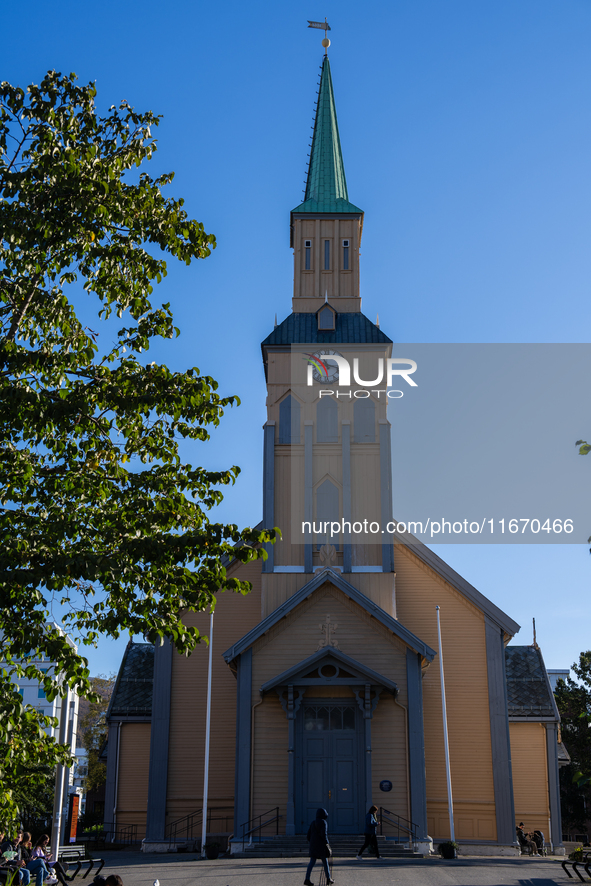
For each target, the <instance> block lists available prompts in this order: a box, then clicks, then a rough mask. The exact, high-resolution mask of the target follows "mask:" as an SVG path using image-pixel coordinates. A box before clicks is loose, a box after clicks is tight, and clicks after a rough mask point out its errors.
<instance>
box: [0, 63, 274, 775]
mask: <svg viewBox="0 0 591 886" xmlns="http://www.w3.org/2000/svg"><path fill="white" fill-rule="evenodd" d="M95 97H96V89H95V87H94V85H93V84H88V85H87V86H78V85H77V82H76V77H75V75H73V74H71V75H69V76H62V75H61V74H59V73H56V72H55V71H50V72H49V73H48V74H47V75H46V77H45V78H44V80H43V81H42V83H41V84H40V85H39V86H37V85H32V86H30V87H28V89H27V91H26V92H25V91H24V90H22V89H20V88H19V87H13V86H11V85H10V84H8V83H2V84H0V660H2V659H3V660H4V661H5V662H6V668H7V671H6V674H5V677H4V678H2V679H0V689H2V687H3V691H4V690H5V691H7V692H8V691H9V688H10V687H9V685H8V681H9V671H13V672H16V673H24V672H25V670H26V671H27V673H28V674H29V676H31V677H36V678H38V679H40V680H42V682H43V685H44V687H45V691H46V693H47V695H48V697H50V698H51V697H53V696H54V695H55V694H56V693H57V692H60V691H63V688H64V686H65V685H66V684H68V685H70V686H75V687H76V688H77V689H78V691H79V692H81V693H83V694H87V695H88V696H89V697H92V686H91V683H90V679H89V672H88V668H87V663H86V660H85V659H84V658H83V657H82V656H81V655H80V654H79V653H78V652H77V651H76V649H75V648H74V646H73V645H72V643H71V642H69V641H68V640H67V639H66V637H65V636H64V634H63V633H62V632H61V631H59V630H58V629H57V627H55V626H53V625H52V618H51V612H52V605H53V602H54V601H56V602H58V601H59V602H60V605H62V606H66V608H67V612H66V615H65V618H64V626H65V627H66V629H67V630H68V631H69V632H70V633H71V634H72V636H73V637H74V638H75V639H76V641H77V642H78V643H82V644H83V645H84V644H91V643H96V641H97V638H98V637H99V636H100V634H101V633H108V634H110V635H111V636H114V637H117V636H119V635H120V634H121V633H122V632H125V631H130V632H131V633H132V634H140V635H144V636H146V637H147V638H148V639H149V640H151V641H157V640H159V639H160V638H161V637H170V638H171V639H172V640H173V642H174V644H175V646H176V648H177V649H178V650H179V651H180V652H183V653H185V654H188V653H190V651H191V650H192V649H193V648H194V646H195V644H196V643H197V642H198V641H199V639H200V638H199V633H198V631H197V630H196V629H195V628H188V627H186V626H185V624H184V622H183V615H184V613H185V612H187V611H197V610H201V609H205V608H209V607H211V606H213V605H215V595H216V593H218V592H219V591H220V590H224V589H230V590H232V591H235V592H238V593H245V592H247V591H248V590H249V587H250V586H249V584H248V582H241V581H238V580H237V579H234V578H231V579H229V578H228V576H227V572H226V570H227V567H228V565H229V563H230V562H231V561H232V559H237V560H239V561H242V562H248V561H249V560H251V559H253V558H257V557H262V556H265V553H264V551H263V549H262V547H261V545H262V543H263V542H268V541H272V540H273V539H274V537H275V532H268V531H260V530H254V529H251V528H246V529H239V528H238V527H237V526H235V525H233V524H229V525H224V524H219V523H216V522H212V521H211V520H210V518H209V516H208V512H209V511H210V510H211V509H212V508H213V507H215V505H216V504H218V503H219V502H220V501H221V499H222V491H221V490H222V488H223V487H224V486H227V485H229V484H233V483H234V482H235V481H236V478H237V476H238V474H239V468H238V467H236V466H234V467H231V468H229V469H227V470H225V471H217V472H212V471H207V470H205V469H204V468H201V467H194V466H193V465H191V464H185V463H183V461H182V459H181V456H180V451H179V443H180V441H181V440H194V441H200V440H207V439H209V433H210V429H211V428H212V427H214V428H215V427H216V426H217V425H218V424H219V422H220V420H221V418H222V416H223V413H224V410H225V409H226V408H227V407H229V406H233V405H237V404H238V400H237V398H235V397H232V396H221V395H220V394H218V393H217V383H216V382H215V381H214V379H212V378H210V377H208V376H201V375H200V374H199V370H198V369H195V368H193V369H188V370H187V371H186V372H172V371H171V370H170V369H168V367H166V366H165V365H157V364H155V363H152V364H151V365H148V366H144V365H143V364H142V362H140V357H139V355H140V354H143V353H144V352H145V351H147V350H148V349H149V347H150V344H151V341H152V340H153V339H154V338H155V337H159V338H173V337H175V336H177V335H178V334H179V330H178V329H177V328H176V327H175V325H174V320H173V316H172V312H171V309H170V305H169V304H163V305H158V304H154V303H153V301H152V293H153V286H154V285H155V284H158V283H160V282H161V280H162V279H163V278H164V277H165V276H166V272H167V265H166V261H167V260H168V258H169V257H173V258H175V259H177V260H179V261H181V262H185V263H186V264H190V262H191V261H193V260H194V259H196V258H205V257H207V256H208V255H209V254H210V250H211V249H213V248H214V247H215V238H214V237H213V236H212V235H211V234H208V233H206V231H205V229H204V227H203V225H202V224H201V223H200V222H197V221H195V220H194V219H191V218H189V216H188V214H187V212H186V210H185V209H184V206H183V201H182V200H180V199H174V198H170V197H165V196H164V195H163V193H162V188H164V187H165V186H167V185H169V184H170V183H171V182H172V180H173V174H172V173H169V174H166V175H161V176H160V177H158V178H157V179H152V178H150V177H149V176H148V175H147V174H146V173H145V172H143V171H141V172H140V173H139V175H137V173H135V171H134V170H135V169H136V168H137V167H140V168H141V166H142V164H144V163H145V162H147V161H148V160H150V158H151V157H152V156H153V154H154V152H155V150H156V141H155V139H154V138H153V136H152V129H153V128H154V127H157V126H158V125H159V123H160V118H159V117H158V116H156V115H155V114H153V113H152V112H147V113H137V112H135V111H134V109H133V108H132V107H131V106H130V105H129V104H127V102H122V103H121V104H120V105H119V107H118V108H115V107H111V108H110V109H109V111H108V113H107V115H106V116H100V115H99V114H98V113H97V110H96V107H95ZM81 291H86V293H87V294H88V296H87V297H90V298H92V299H94V302H95V305H96V308H97V311H98V312H99V316H100V317H102V318H108V317H109V316H110V315H111V314H113V313H114V314H116V315H117V316H118V317H123V316H125V320H124V324H123V326H122V328H121V330H120V331H119V333H118V335H117V336H116V338H115V341H114V342H113V343H112V346H111V347H110V350H107V351H106V352H105V351H103V352H101V353H99V347H98V344H97V332H96V331H95V330H93V329H91V328H90V327H88V326H86V325H84V323H83V321H82V320H81V319H80V317H79V316H78V314H77V312H76V303H77V302H76V299H77V298H79V297H80V293H81ZM110 337H111V333H110ZM98 340H99V341H100V339H98ZM142 359H143V358H142ZM40 653H43V654H44V655H45V657H46V658H47V659H48V660H50V661H52V662H55V664H56V670H55V675H52V674H51V673H50V674H49V675H48V674H45V675H43V674H41V673H40V672H39V671H38V670H37V669H36V668H35V667H34V666H33V665H24V664H23V660H24V659H25V658H26V657H27V656H38V655H39V654H40ZM3 680H4V683H3V682H2V681H3ZM19 704H20V702H19ZM15 710H16V709H15ZM30 713H31V712H30V710H29V709H27V708H24V707H22V704H21V705H20V713H19V711H16V712H15V714H14V717H15V718H16V720H15V721H14V722H17V721H18V722H19V723H25V720H26V718H27V717H29V715H30ZM19 718H20V720H19ZM23 718H24V719H23ZM10 722H12V721H10V719H8V720H7V721H6V723H10ZM27 722H28V721H27ZM11 728H12V727H11ZM19 728H20V727H19ZM31 728H33V727H32V726H31ZM7 730H8V726H6V725H5V723H4V722H3V721H2V720H0V751H1V742H2V740H3V736H5V734H7ZM27 734H29V733H27V730H26V729H24V731H23V735H27ZM38 740H41V741H42V739H39V737H37V739H35V741H38ZM11 747H12V748H13V749H14V748H15V747H16V746H14V745H11ZM44 747H45V746H44ZM23 753H24V750H23ZM43 753H45V754H46V757H47V759H48V760H51V759H53V761H54V763H55V761H56V760H57V759H58V758H59V753H61V752H58V751H57V750H56V749H55V748H53V749H52V747H51V746H50V745H48V746H47V747H46V748H45V750H43ZM52 754H53V757H52ZM23 759H24V758H23ZM0 783H4V779H3V778H2V774H1V772H0Z"/></svg>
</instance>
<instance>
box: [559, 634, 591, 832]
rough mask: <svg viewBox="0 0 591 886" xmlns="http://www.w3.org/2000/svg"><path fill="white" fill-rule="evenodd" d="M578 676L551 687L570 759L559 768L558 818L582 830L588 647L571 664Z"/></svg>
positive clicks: (590, 728) (590, 670)
mask: <svg viewBox="0 0 591 886" xmlns="http://www.w3.org/2000/svg"><path fill="white" fill-rule="evenodd" d="M572 670H573V671H574V673H575V674H576V676H577V678H578V682H575V681H574V680H572V679H571V678H570V677H568V678H567V680H566V681H564V680H559V681H558V685H557V687H556V691H555V697H556V704H557V705H558V710H559V711H560V718H561V721H562V725H561V730H562V737H563V740H564V744H565V746H566V749H567V751H568V752H569V755H570V758H571V763H570V764H569V766H566V767H564V769H561V773H560V775H561V805H562V818H563V822H564V825H565V827H566V828H570V829H572V830H576V831H579V832H582V831H583V830H584V828H585V826H586V821H587V820H588V819H589V817H590V814H589V810H590V809H591V807H590V806H589V800H590V799H591V794H590V786H591V650H590V651H588V652H581V654H580V655H579V661H578V662H575V664H573V665H572Z"/></svg>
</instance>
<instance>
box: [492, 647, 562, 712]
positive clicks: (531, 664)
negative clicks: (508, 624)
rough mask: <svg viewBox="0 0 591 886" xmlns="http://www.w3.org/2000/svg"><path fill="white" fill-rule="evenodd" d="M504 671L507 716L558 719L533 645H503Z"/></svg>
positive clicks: (545, 674)
mask: <svg viewBox="0 0 591 886" xmlns="http://www.w3.org/2000/svg"><path fill="white" fill-rule="evenodd" d="M505 672H506V675H507V705H508V708H509V717H510V718H519V719H524V718H525V719H529V720H540V719H545V720H547V719H551V720H560V714H559V713H558V708H557V707H556V702H555V700H554V695H553V693H552V689H551V687H550V681H549V679H548V674H547V673H546V667H545V665H544V659H543V658H542V653H541V651H540V649H539V648H538V647H537V646H507V647H506V648H505Z"/></svg>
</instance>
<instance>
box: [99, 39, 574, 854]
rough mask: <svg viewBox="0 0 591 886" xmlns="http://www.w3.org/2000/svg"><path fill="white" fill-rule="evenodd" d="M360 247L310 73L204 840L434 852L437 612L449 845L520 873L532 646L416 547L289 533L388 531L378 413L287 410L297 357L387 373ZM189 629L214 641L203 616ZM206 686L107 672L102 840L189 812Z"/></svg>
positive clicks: (530, 741)
mask: <svg viewBox="0 0 591 886" xmlns="http://www.w3.org/2000/svg"><path fill="white" fill-rule="evenodd" d="M362 228H363V211H362V210H361V209H359V208H358V207H357V206H356V205H354V204H353V203H351V202H350V201H349V196H348V191H347V184H346V179H345V171H344V165H343V158H342V152H341V145H340V139H339V132H338V125H337V117H336V108H335V100H334V94H333V86H332V80H331V71H330V64H329V61H328V57H326V56H325V58H324V60H323V63H322V69H321V81H320V88H319V93H318V102H317V107H316V119H315V126H314V135H313V141H312V147H311V156H310V165H309V169H308V179H307V186H306V192H305V199H304V201H303V202H302V203H301V204H300V205H299V206H297V207H296V208H295V209H294V210H293V211H292V213H291V247H292V248H293V253H294V295H293V308H292V313H291V314H290V315H289V316H288V317H287V318H286V319H285V320H284V321H283V322H282V323H280V324H278V325H276V327H275V329H274V330H273V331H272V332H271V333H270V334H269V335H268V336H267V338H266V339H265V340H264V341H263V343H262V355H263V361H264V366H265V375H266V380H267V421H266V423H265V425H264V431H263V434H264V454H263V460H264V464H263V523H262V525H263V526H267V527H273V526H279V527H280V528H281V530H282V533H283V540H282V541H280V542H278V543H277V544H276V545H274V546H269V548H268V558H267V559H266V560H265V561H257V562H254V563H249V564H240V563H237V562H233V563H230V564H228V567H227V573H228V575H229V576H239V577H240V578H241V579H246V580H248V581H250V582H251V583H252V591H251V593H250V594H248V595H247V596H244V597H243V596H240V595H235V594H230V593H228V592H226V593H223V594H219V595H218V597H217V603H216V608H215V617H214V622H215V626H214V637H213V649H214V655H213V677H212V686H213V694H212V710H211V747H210V769H209V795H208V797H209V801H208V811H209V820H210V826H209V827H208V831H209V832H210V833H219V834H224V835H226V836H229V835H233V836H232V841H233V845H234V846H240V845H241V841H242V840H243V839H246V840H248V839H249V833H250V835H251V836H252V834H253V833H254V834H255V837H256V832H255V831H254V829H255V827H256V826H257V823H258V824H260V822H261V821H264V820H266V819H265V816H267V819H270V818H272V817H273V816H275V818H276V821H275V823H274V824H273V826H272V828H271V829H270V831H272V832H273V833H275V830H277V831H278V833H279V834H280V835H283V836H285V837H294V838H296V837H297V836H298V835H302V834H305V833H306V831H307V829H308V824H309V822H310V820H311V819H312V818H314V815H315V811H316V808H317V807H318V806H324V807H325V808H326V809H327V810H328V813H329V832H330V833H331V834H342V835H357V834H361V833H362V832H363V824H364V818H365V813H366V811H367V809H368V808H369V806H370V805H372V804H376V805H377V806H380V807H383V808H384V809H387V810H388V812H389V816H390V819H391V820H392V821H396V822H397V834H398V838H399V839H400V841H402V842H406V843H408V844H409V845H410V846H414V847H415V848H418V849H419V850H421V851H425V852H426V851H427V850H428V846H429V840H430V839H433V840H435V841H439V840H444V839H447V838H449V835H450V831H449V817H448V805H447V792H446V767H445V755H444V738H443V721H442V705H441V686H440V677H439V666H438V659H437V650H438V641H437V622H436V611H435V607H436V606H440V607H441V610H440V611H441V631H442V645H443V650H444V656H445V680H446V697H447V718H448V727H449V748H450V767H451V781H452V785H453V800H454V820H455V833H456V839H457V840H458V841H459V842H460V843H461V844H462V845H463V846H464V847H467V850H466V851H470V848H469V847H472V850H471V851H473V852H475V853H479V852H481V853H486V854H493V855H494V854H515V853H516V851H517V849H516V842H515V826H516V823H518V822H519V821H521V820H523V821H525V823H526V828H527V830H534V829H539V830H541V831H542V832H543V833H544V834H545V836H546V840H547V842H549V841H551V842H552V844H553V846H554V848H555V849H559V847H561V845H562V840H561V821H560V801H559V785H558V747H559V740H560V736H559V716H558V711H557V709H556V705H555V702H554V698H553V695H552V691H551V689H550V684H549V681H548V677H547V674H546V670H545V667H544V663H543V660H542V656H541V652H540V650H539V648H538V647H537V645H534V646H508V643H509V641H510V640H511V639H512V638H513V637H514V635H515V634H516V633H517V631H518V630H519V625H517V624H516V623H515V622H514V621H513V620H512V619H511V618H510V617H509V616H508V615H506V614H505V613H504V612H502V611H501V610H500V609H499V608H498V607H497V606H495V604H494V603H492V602H491V601H490V600H488V599H487V598H486V597H484V596H483V595H482V594H481V593H479V592H478V591H477V590H476V589H475V588H474V587H472V586H471V585H470V584H469V583H468V582H467V581H465V580H464V579H463V578H462V577H461V576H460V575H458V574H457V573H456V572H454V570H453V569H451V568H450V567H449V566H448V565H447V564H446V563H445V562H444V561H443V560H441V559H440V558H439V557H438V556H436V555H435V554H434V553H433V552H432V551H431V550H430V549H429V548H428V547H427V546H425V545H423V544H421V543H420V542H418V541H417V540H416V539H412V538H409V537H402V536H400V537H398V536H396V537H395V538H394V541H393V543H384V544H366V545H362V544H352V543H351V539H350V537H348V536H346V535H342V536H340V537H338V538H336V539H327V538H326V537H322V536H321V535H313V534H310V533H309V534H308V536H306V538H304V539H303V540H302V541H301V543H299V542H298V541H297V539H296V540H294V535H293V533H292V532H291V526H290V521H291V520H292V517H293V514H294V512H295V511H294V508H295V504H294V503H295V500H296V498H297V499H298V502H299V504H298V507H301V512H302V513H303V514H305V515H307V517H309V519H310V520H311V521H321V520H323V519H324V520H326V519H327V518H328V519H330V517H331V516H332V515H333V514H336V513H338V514H340V515H344V517H345V518H350V516H351V514H355V513H361V512H363V508H364V503H365V502H366V501H369V500H370V499H371V500H373V501H376V502H378V509H379V511H380V515H381V518H382V519H383V520H390V519H392V470H393V468H392V457H391V445H390V424H389V421H388V418H387V411H386V402H384V400H383V399H381V400H380V399H379V398H378V397H376V396H375V395H374V394H371V395H370V396H368V397H367V398H365V399H362V400H357V401H354V400H346V399H343V400H342V401H339V400H335V398H333V397H328V396H325V397H319V395H318V390H319V386H318V385H316V386H314V387H313V388H310V389H309V390H310V391H311V394H310V396H309V397H302V396H301V395H300V393H299V392H298V390H297V388H296V387H295V386H294V385H293V384H292V375H291V373H292V354H293V348H294V346H299V347H302V346H304V350H306V351H307V352H309V353H311V354H313V355H315V356H318V357H319V358H320V359H321V358H322V356H323V355H326V354H327V353H329V352H330V351H331V350H334V351H336V352H337V353H340V352H342V351H343V350H347V349H349V350H351V349H352V350H353V351H355V349H356V348H357V349H358V351H359V352H361V351H363V352H364V353H369V354H372V355H374V356H378V357H381V358H383V359H387V358H388V357H390V355H391V349H392V341H391V340H390V339H389V338H388V336H387V335H385V334H384V332H383V331H382V330H381V329H380V328H379V327H378V326H377V325H375V324H374V323H372V322H370V320H369V319H368V318H367V317H365V316H364V315H363V314H362V313H361V299H360V295H359V291H360V290H359V248H360V242H361V235H362ZM294 459H295V463H297V464H299V465H300V468H301V483H294V472H293V465H294ZM397 469H399V468H398V467H396V468H395V470H397ZM316 525H317V524H316ZM187 623H189V624H195V625H197V626H198V627H199V629H200V631H201V632H202V633H204V634H208V626H209V615H208V614H207V613H200V614H189V615H188V616H187ZM222 653H223V654H222ZM207 667H208V650H207V647H206V646H205V644H203V645H201V646H200V647H198V648H197V649H196V650H195V652H194V653H193V654H192V655H191V656H190V657H189V658H185V657H183V656H181V655H178V654H177V653H176V652H174V651H173V648H172V646H171V644H170V643H169V642H164V643H163V644H162V645H160V646H157V647H156V648H155V647H154V646H151V645H150V644H146V643H130V644H129V646H128V648H127V650H126V652H125V655H124V658H123V662H122V664H121V668H120V671H119V676H118V679H117V684H116V687H115V690H114V693H113V697H112V700H111V704H110V708H109V712H108V715H107V719H108V728H109V732H108V754H107V785H106V796H105V826H106V828H107V829H114V830H116V829H124V828H126V827H128V828H129V827H135V828H136V829H137V834H138V837H139V838H141V839H143V841H144V842H143V848H144V849H145V850H147V851H150V850H152V851H158V850H160V851H162V850H163V849H165V848H166V847H168V846H171V845H173V844H174V843H175V841H176V842H178V840H177V837H178V835H181V834H182V833H183V827H185V830H186V829H187V827H188V824H187V822H188V821H189V819H190V818H191V817H193V819H191V820H196V817H198V813H199V810H200V809H201V808H202V805H203V779H204V753H205V711H206V693H207ZM261 816H262V818H260V817H261ZM183 823H184V824H183ZM270 831H269V829H268V830H267V831H266V832H265V833H269V832H270ZM387 833H394V831H392V830H391V831H388V829H387V828H385V829H384V834H387Z"/></svg>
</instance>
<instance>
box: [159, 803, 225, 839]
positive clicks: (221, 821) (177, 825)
mask: <svg viewBox="0 0 591 886" xmlns="http://www.w3.org/2000/svg"><path fill="white" fill-rule="evenodd" d="M233 826H234V807H233V806H220V807H218V808H217V809H208V810H207V829H206V830H207V833H208V834H211V833H220V834H223V833H228V834H229V833H230V832H231V831H232V828H233ZM202 827H203V809H197V810H196V812H191V813H190V814H189V815H183V816H182V817H181V818H177V819H175V821H170V822H169V823H168V824H167V825H166V827H165V828H164V839H165V840H168V841H169V842H170V843H174V842H177V841H178V842H181V841H183V840H187V841H188V840H199V841H200V840H201V831H202Z"/></svg>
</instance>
